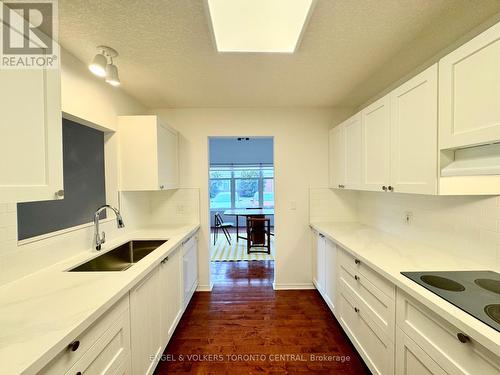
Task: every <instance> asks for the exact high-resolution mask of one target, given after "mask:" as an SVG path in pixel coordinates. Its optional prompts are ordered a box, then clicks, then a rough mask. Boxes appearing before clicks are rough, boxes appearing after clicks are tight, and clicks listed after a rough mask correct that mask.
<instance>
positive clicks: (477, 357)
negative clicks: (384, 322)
mask: <svg viewBox="0 0 500 375" xmlns="http://www.w3.org/2000/svg"><path fill="white" fill-rule="evenodd" d="M396 321H397V326H398V336H399V340H398V341H397V343H396V353H397V354H396V359H397V367H398V368H404V366H406V363H407V362H408V361H409V359H408V356H409V355H410V354H408V353H406V352H407V351H408V350H409V349H408V346H411V345H413V347H415V346H418V348H421V351H422V352H423V353H424V354H425V356H424V355H423V354H421V355H419V356H418V358H419V359H420V361H421V362H422V363H429V361H425V358H427V357H426V356H428V357H430V358H431V359H432V361H433V362H435V363H436V364H437V366H438V367H432V366H431V365H428V366H427V367H426V369H425V370H422V371H421V372H412V374H416V375H419V374H459V375H466V374H467V375H474V374H488V375H489V374H492V375H493V374H500V358H499V357H498V356H496V355H495V354H493V353H491V352H490V351H488V350H487V349H486V348H484V347H483V346H482V345H480V344H479V343H477V342H476V341H474V338H473V337H468V336H467V332H462V331H461V330H459V329H458V328H457V327H455V326H454V325H452V324H451V323H450V322H448V321H446V320H445V319H443V318H441V317H440V316H438V315H437V314H436V313H434V312H433V311H431V310H430V309H429V308H428V307H426V306H424V305H423V304H421V303H420V302H418V301H416V300H415V299H414V298H412V297H410V296H408V295H407V294H406V293H404V292H403V291H401V290H399V289H398V293H397V307H396ZM399 330H400V331H401V332H399ZM403 335H406V336H407V337H408V339H411V343H410V344H408V339H406V338H405V336H403ZM459 336H460V337H461V338H462V340H459V338H458V337H459ZM413 352H414V353H417V352H418V353H421V352H419V351H418V350H417V349H413ZM412 355H414V356H415V355H416V354H412Z"/></svg>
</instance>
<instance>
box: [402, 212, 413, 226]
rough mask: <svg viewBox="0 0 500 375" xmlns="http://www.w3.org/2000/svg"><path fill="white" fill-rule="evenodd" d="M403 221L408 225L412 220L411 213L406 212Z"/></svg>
mask: <svg viewBox="0 0 500 375" xmlns="http://www.w3.org/2000/svg"><path fill="white" fill-rule="evenodd" d="M404 220H405V223H406V225H410V224H411V222H412V220H413V212H411V211H406V212H405V217H404Z"/></svg>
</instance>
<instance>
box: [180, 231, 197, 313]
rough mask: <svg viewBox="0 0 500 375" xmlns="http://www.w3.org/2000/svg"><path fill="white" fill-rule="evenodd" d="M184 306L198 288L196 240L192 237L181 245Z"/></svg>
mask: <svg viewBox="0 0 500 375" xmlns="http://www.w3.org/2000/svg"><path fill="white" fill-rule="evenodd" d="M182 263H183V275H184V278H183V285H184V287H183V289H184V294H183V296H184V306H187V304H188V303H189V300H190V299H191V297H192V295H193V293H194V291H195V290H196V287H197V286H198V238H197V237H196V236H192V237H191V238H190V239H188V240H187V241H185V242H184V244H183V245H182Z"/></svg>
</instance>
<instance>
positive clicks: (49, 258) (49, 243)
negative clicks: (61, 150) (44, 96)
mask: <svg viewBox="0 0 500 375" xmlns="http://www.w3.org/2000/svg"><path fill="white" fill-rule="evenodd" d="M61 63H62V74H61V87H62V110H63V112H65V113H66V114H69V115H70V117H71V118H74V119H78V120H82V119H83V120H85V121H84V122H85V123H86V124H88V125H90V124H92V125H93V126H95V127H97V128H99V129H101V130H104V131H108V133H107V136H106V144H105V149H106V155H105V157H106V195H107V201H108V203H110V204H113V205H117V204H118V190H117V181H118V172H117V171H118V168H117V142H116V136H115V135H113V133H112V132H111V131H113V130H114V129H116V123H117V115H127V114H143V113H145V112H146V109H145V108H144V106H142V105H141V104H140V103H138V102H137V101H136V100H134V99H133V98H131V97H129V96H128V95H126V94H125V93H124V92H123V90H120V89H117V88H114V87H112V86H110V85H108V84H106V83H105V82H104V81H103V80H102V79H98V78H97V77H95V76H93V75H92V74H91V73H90V72H89V71H88V69H87V67H86V65H85V64H84V63H82V62H81V61H79V60H78V59H76V58H75V57H74V56H72V55H71V54H69V53H68V52H66V51H65V50H64V49H62V50H61ZM121 203H122V210H123V213H124V219H125V221H126V219H127V217H132V216H134V218H140V217H144V214H145V213H141V212H140V211H137V210H142V208H143V207H144V206H143V205H142V204H140V203H137V202H132V201H131V199H130V198H129V197H127V196H124V197H122V202H121ZM132 212H133V213H134V214H133V215H132ZM91 219H92V218H89V222H90V221H91ZM133 223H134V221H129V222H127V221H126V223H125V224H126V225H127V226H126V229H125V230H131V229H133V226H134V225H133ZM102 228H103V230H105V231H106V233H107V234H108V235H109V237H113V236H114V235H116V234H117V232H116V231H117V228H116V224H115V222H114V220H109V219H108V220H107V222H105V223H103V226H102ZM92 233H93V231H92V227H91V226H89V225H87V226H83V227H78V229H75V230H72V231H64V233H61V234H59V235H56V236H53V237H50V238H47V239H43V240H40V241H36V242H31V243H28V244H24V245H19V244H18V242H17V215H16V205H15V204H14V203H12V204H7V205H0V285H2V284H4V283H6V282H9V281H11V280H14V279H16V278H19V277H22V276H24V275H26V274H28V273H31V272H34V271H36V270H39V269H41V268H44V267H47V266H50V265H52V264H54V263H55V262H58V261H60V260H62V259H64V258H67V257H70V256H72V255H74V254H76V253H78V252H81V251H86V250H88V251H90V250H91V248H92V247H91V244H92ZM120 233H123V232H120Z"/></svg>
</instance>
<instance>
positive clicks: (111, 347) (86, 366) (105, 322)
mask: <svg viewBox="0 0 500 375" xmlns="http://www.w3.org/2000/svg"><path fill="white" fill-rule="evenodd" d="M130 373H131V371H130V311H129V299H128V295H127V296H126V297H124V298H122V299H121V300H120V301H119V302H117V303H116V304H115V305H114V306H113V307H111V308H110V309H109V310H108V311H107V312H105V313H104V314H103V315H102V316H101V317H100V318H99V319H98V320H97V321H96V322H95V323H94V324H92V325H91V326H90V327H89V328H88V329H87V330H86V331H85V332H83V333H82V334H80V335H79V336H78V337H76V338H74V339H73V340H71V341H70V342H68V346H67V348H66V349H65V350H63V351H62V352H60V353H59V354H58V355H57V356H56V357H55V358H54V359H53V360H52V361H51V362H50V363H49V364H48V365H46V366H45V367H44V368H43V369H42V370H41V371H39V372H38V374H43V375H61V374H68V375H69V374H104V375H108V374H109V375H112V374H120V375H121V374H130Z"/></svg>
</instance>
